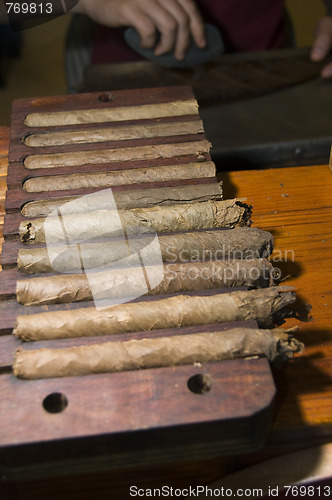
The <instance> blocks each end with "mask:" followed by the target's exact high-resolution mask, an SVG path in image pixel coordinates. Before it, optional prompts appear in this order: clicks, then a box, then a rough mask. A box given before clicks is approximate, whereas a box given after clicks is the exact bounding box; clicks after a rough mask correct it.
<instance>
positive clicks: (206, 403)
mask: <svg viewBox="0 0 332 500" xmlns="http://www.w3.org/2000/svg"><path fill="white" fill-rule="evenodd" d="M99 98H100V94H89V95H76V96H67V97H62V96H57V97H46V98H37V99H23V100H19V101H17V102H16V103H14V106H13V120H12V129H11V145H10V153H9V169H8V191H7V198H6V215H5V220H4V238H5V240H6V241H5V245H4V248H3V253H4V262H5V263H6V264H5V265H7V266H8V263H10V262H11V263H13V259H15V256H16V255H17V251H18V248H19V247H20V246H21V245H22V244H21V243H19V242H18V239H17V233H18V225H19V223H20V221H21V220H24V217H23V216H22V215H21V213H20V210H21V207H22V206H23V205H24V204H25V203H27V202H29V201H34V200H36V199H44V197H45V199H48V198H61V197H63V196H65V195H69V196H78V195H82V194H87V193H89V192H92V191H93V190H71V191H70V192H64V191H61V192H60V191H59V192H51V193H37V194H33V193H26V192H25V191H24V189H22V186H23V183H24V180H25V179H26V178H27V177H29V178H31V177H32V176H34V177H40V176H44V175H45V174H46V172H45V169H34V170H33V171H32V170H30V171H27V168H26V166H25V160H26V158H27V157H29V155H30V156H31V148H30V147H29V148H28V147H27V146H26V145H25V144H23V142H22V139H23V138H24V137H26V136H27V135H29V134H31V133H32V132H37V133H39V132H45V130H49V128H47V129H45V127H43V128H39V129H38V128H35V127H34V128H33V130H31V127H30V128H28V127H27V126H26V125H25V123H24V120H25V117H26V116H27V115H29V114H31V113H33V112H46V111H47V112H61V111H65V112H66V113H67V112H69V111H71V110H74V111H75V110H82V109H83V110H84V109H85V110H86V109H91V107H94V108H97V109H100V110H102V109H105V106H114V107H117V108H125V107H128V106H130V105H135V106H138V105H139V106H145V105H149V104H151V103H153V104H157V105H159V104H162V103H164V102H177V101H179V100H182V101H186V100H187V101H189V100H191V99H193V95H192V92H191V90H190V89H189V88H183V87H182V88H172V89H150V90H149V91H134V92H132V91H129V92H126V91H119V92H112V95H111V96H110V95H109V94H108V93H107V94H103V96H102V98H101V99H99ZM178 119H179V120H180V121H181V120H184V119H190V120H197V119H198V115H196V114H193V115H190V116H189V117H187V116H186V117H183V116H180V118H178V117H172V118H170V119H169V122H170V123H175V122H176V121H177V120H178ZM158 120H159V119H158ZM161 120H162V121H163V123H164V122H165V121H167V119H166V120H165V119H164V118H162V119H161ZM145 121H146V120H145ZM150 121H151V122H153V120H150ZM127 124H128V123H127V122H125V123H124V125H127ZM135 124H137V126H140V125H141V124H142V121H139V122H137V123H136V122H135ZM121 125H123V124H121ZM107 126H110V127H113V126H114V124H113V123H107ZM89 127H90V124H89V125H79V126H78V128H79V129H82V128H88V129H89V130H90V129H95V128H96V126H95V124H92V125H91V128H89ZM55 128H56V129H57V130H65V129H66V130H68V129H72V128H75V129H77V125H75V126H74V125H70V126H60V127H55ZM198 135H199V138H198V137H196V136H192V135H187V136H176V137H175V136H174V137H172V136H168V137H166V138H165V137H163V138H152V139H145V138H143V139H140V140H136V139H135V140H134V141H125V142H126V147H128V148H135V147H137V146H138V145H146V146H150V145H151V144H153V145H154V146H160V145H161V144H171V145H173V144H174V145H176V144H179V143H183V142H184V141H185V142H186V143H187V144H191V143H195V142H197V141H200V140H205V136H204V134H202V133H200V134H198ZM106 147H108V148H113V149H119V148H121V147H122V144H121V145H120V144H119V142H117V143H107V144H105V143H102V144H99V143H98V144H97V145H96V144H93V145H91V144H87V145H83V146H81V145H79V146H66V147H65V148H64V149H63V147H62V146H52V147H51V146H50V147H46V148H43V149H40V150H39V149H38V150H37V149H36V151H34V152H33V154H43V155H44V154H45V155H47V154H55V153H62V152H63V151H64V150H66V151H68V152H71V151H77V150H79V151H82V152H84V151H91V150H101V149H103V148H106ZM197 159H198V160H199V161H205V160H210V156H209V154H208V153H207V154H205V155H204V156H203V157H200V158H198V157H197V154H196V153H193V154H192V155H184V156H174V158H172V159H171V163H172V164H177V163H178V164H181V165H186V164H189V163H190V162H192V161H197ZM169 161H170V160H169V159H168V160H166V159H164V158H161V159H157V160H142V159H137V160H135V161H125V162H115V163H114V164H112V163H111V164H110V163H107V164H98V163H97V164H94V165H90V164H84V165H81V166H78V168H77V169H76V168H75V173H76V172H88V171H90V170H93V171H102V170H106V168H107V169H109V167H110V165H111V169H128V168H132V169H135V168H137V167H139V166H142V165H144V166H145V167H151V166H156V163H157V165H166V164H168V163H169ZM167 162H168V163H167ZM72 171H73V170H72V168H71V167H69V166H64V167H61V168H54V169H53V168H52V169H47V175H51V176H52V175H58V174H63V173H72ZM203 184H206V186H211V189H212V188H213V187H214V188H215V187H216V186H218V181H217V179H216V178H206V179H199V180H197V179H187V180H182V181H177V180H174V181H170V182H166V183H153V182H151V183H149V184H137V185H135V186H134V188H135V189H146V190H147V191H149V190H153V189H155V188H157V187H161V186H172V185H181V186H183V187H186V186H188V187H190V189H191V190H194V188H195V186H201V185H203ZM128 188H129V186H127V185H123V186H116V187H114V190H115V191H116V190H119V191H121V190H127V189H128ZM131 188H132V186H130V189H131ZM7 253H8V257H7ZM18 276H19V274H18V271H17V270H16V269H15V268H13V269H10V270H5V271H2V281H1V290H0V295H1V296H2V300H3V301H2V304H1V305H0V309H1V315H2V318H3V323H2V327H1V330H2V334H3V336H2V337H0V346H1V347H3V354H2V355H1V357H0V371H1V372H2V375H1V376H0V385H1V390H2V391H3V393H4V394H5V395H6V396H5V400H6V405H5V406H4V407H3V410H4V413H3V415H1V416H2V417H3V419H2V420H3V422H5V424H4V425H3V427H2V430H3V433H2V431H1V432H0V443H1V446H2V448H1V451H0V458H1V462H2V464H4V468H5V473H6V474H9V476H11V477H24V476H27V475H31V474H32V475H45V474H46V475H47V474H49V473H50V469H52V474H61V473H62V471H63V463H64V462H63V461H65V462H66V464H67V466H68V467H70V468H71V470H75V469H80V470H82V467H83V469H84V468H86V469H87V470H88V469H89V467H90V464H91V460H92V459H94V460H96V463H99V466H100V467H103V464H105V463H107V466H111V465H112V466H118V465H119V464H120V463H121V461H122V460H123V459H124V458H123V457H125V460H126V463H127V464H130V463H135V462H136V461H137V460H138V454H140V461H141V463H151V462H154V461H155V460H160V461H165V460H168V457H169V454H170V453H175V452H176V453H177V454H178V455H179V456H180V455H181V453H182V454H183V456H185V455H187V454H188V455H189V456H214V455H216V454H229V453H234V452H241V453H242V452H248V451H251V450H252V449H254V448H257V447H258V446H261V445H262V443H263V442H264V440H265V439H266V436H267V433H268V429H269V427H270V422H271V411H272V403H273V399H274V394H275V388H274V383H273V379H272V376H271V371H270V367H269V364H268V362H267V361H266V360H264V359H253V360H250V362H249V361H245V360H242V361H232V362H230V363H226V364H223V363H207V364H206V365H203V366H200V365H199V366H184V367H176V368H175V367H169V368H165V369H159V368H158V369H151V370H144V371H142V372H124V373H121V374H117V375H115V376H114V374H113V375H112V374H109V375H108V374H107V375H102V376H99V375H98V376H91V377H90V376H88V377H72V378H63V379H61V380H60V379H49V380H40V381H35V382H30V381H23V380H18V379H16V378H15V377H14V376H13V375H12V374H11V363H12V360H13V353H14V351H15V349H16V347H17V346H18V345H19V342H18V341H17V340H16V339H15V338H13V337H12V336H11V335H10V332H11V330H12V327H13V324H14V322H15V318H16V317H17V315H18V314H22V311H24V312H25V313H28V314H31V313H34V312H38V311H46V310H52V309H53V310H66V309H68V308H76V307H82V304H80V305H78V304H69V305H66V304H64V305H55V306H48V307H45V306H41V307H39V308H38V307H37V308H36V307H30V308H24V306H21V305H20V304H18V303H17V302H16V301H15V298H14V294H15V283H16V280H17V278H18ZM234 290H235V289H234V288H233V289H232V291H234ZM225 291H226V290H225V289H223V290H218V289H216V290H209V291H205V292H203V291H198V292H193V294H204V295H209V294H214V293H224V292H225ZM156 298H157V297H143V298H140V299H139V300H155V299H156ZM158 298H160V297H158ZM88 305H89V303H85V304H84V305H83V306H88ZM232 326H234V324H233V325H232V324H231V325H229V324H225V325H217V326H216V325H203V326H202V327H201V329H203V330H204V331H212V328H217V329H221V330H222V329H228V328H231V327H232ZM246 326H256V323H252V322H251V323H247V324H246ZM196 331H198V329H197V328H195V327H193V328H187V329H183V328H181V329H173V330H163V331H159V332H158V331H156V332H135V333H133V334H125V335H122V336H121V338H122V339H123V340H126V339H131V338H142V336H145V337H152V336H154V335H156V336H158V335H159V336H160V335H175V334H177V333H179V332H181V333H194V332H196ZM117 338H118V337H117V336H114V338H113V340H117ZM105 340H106V339H105V338H99V339H98V340H97V342H104V341H105ZM89 342H90V340H88V339H76V340H70V341H69V342H65V343H63V341H55V342H52V347H54V348H55V349H56V348H57V347H60V346H63V345H67V346H69V345H81V344H84V343H89ZM36 345H37V344H30V345H29V347H27V348H28V349H29V348H31V347H30V346H32V347H33V346H36ZM43 345H44V344H43V343H41V344H40V346H43ZM48 345H50V344H49V343H48ZM192 377H194V379H193V380H194V381H196V386H197V385H198V388H197V387H196V386H195V387H196V388H195V389H192V385H191V382H190V383H189V382H188V381H189V380H192ZM206 377H207V378H208V379H211V381H212V388H211V390H209V391H208V393H207V394H203V393H204V388H202V384H203V385H204V380H205V378H206ZM188 383H189V385H188ZM247 386H249V388H248V389H247ZM193 391H194V392H193ZM244 391H245V392H246V396H247V397H246V398H243V392H244ZM23 394H24V397H23V396H22V395H23ZM54 394H55V395H54ZM57 394H58V395H59V394H60V396H57ZM61 394H63V396H61ZM92 394H93V400H92V399H91V397H92V396H91V395H92ZM133 394H134V395H133ZM47 398H48V399H47ZM57 398H58V400H57ZM64 398H66V400H67V401H68V406H67V407H66V408H65V407H63V408H62V407H61V404H62V403H61V401H62V402H63V400H64ZM49 399H50V400H51V403H52V401H53V403H54V404H55V405H56V404H58V405H60V406H58V411H57V412H56V413H52V410H49V409H48V407H47V401H48V400H49ZM45 401H46V403H45ZM57 401H58V403H57ZM110 402H111V403H110ZM45 405H46V406H45ZM179 405H180V406H179ZM51 406H52V405H51ZM18 407H19V408H20V410H18ZM124 411H125V413H126V417H125V418H122V417H121V415H122V414H123V412H124ZM26 414H28V415H29V418H28V419H27V418H26ZM24 421H25V424H24ZM18 428H19V429H21V431H20V432H19V433H18V432H17V429H18ZM32 428H35V430H36V432H32ZM197 435H199V436H200V437H199V438H197ZM143 442H146V446H145V449H144V451H143V452H142V443H143ZM100 443H107V446H108V449H111V450H112V451H111V452H110V453H109V452H108V453H107V454H106V452H105V446H104V445H101V444H100ZM68 446H70V447H71V450H72V452H71V455H72V457H73V459H70V460H69V461H68V460H67V459H68V456H67V448H68ZM117 447H120V448H119V451H116V450H115V449H116V448H117ZM180 448H181V451H180ZM82 450H83V451H82ZM22 452H24V453H22ZM49 454H51V457H52V458H51V459H50V460H48V458H47V457H48V456H49ZM105 454H106V455H105ZM32 456H33V457H34V458H33V463H32V464H31V460H32ZM78 457H79V458H78Z"/></svg>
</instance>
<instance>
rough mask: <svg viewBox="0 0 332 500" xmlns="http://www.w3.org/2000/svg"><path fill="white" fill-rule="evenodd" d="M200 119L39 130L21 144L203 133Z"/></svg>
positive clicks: (56, 143) (73, 142)
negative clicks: (56, 130)
mask: <svg viewBox="0 0 332 500" xmlns="http://www.w3.org/2000/svg"><path fill="white" fill-rule="evenodd" d="M203 133H204V129H203V124H202V122H201V120H190V121H176V122H171V123H167V122H166V123H159V122H153V123H142V124H140V125H139V127H138V126H137V125H126V126H123V125H122V126H120V127H118V126H113V127H107V128H96V129H94V128H90V129H88V130H87V129H80V130H64V131H61V132H42V133H41V132H39V133H38V134H31V135H28V136H27V137H26V138H25V139H24V144H25V145H26V146H29V147H35V148H39V147H50V146H66V145H71V144H91V143H99V142H107V141H125V140H130V139H145V138H150V137H169V136H177V135H187V134H203Z"/></svg>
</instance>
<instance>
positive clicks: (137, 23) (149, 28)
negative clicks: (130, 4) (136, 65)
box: [123, 8, 156, 48]
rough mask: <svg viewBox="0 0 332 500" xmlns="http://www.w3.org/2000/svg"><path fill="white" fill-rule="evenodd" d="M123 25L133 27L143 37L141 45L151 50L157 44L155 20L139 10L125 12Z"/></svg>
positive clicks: (132, 9)
mask: <svg viewBox="0 0 332 500" xmlns="http://www.w3.org/2000/svg"><path fill="white" fill-rule="evenodd" d="M123 25H126V26H133V27H134V28H135V29H136V30H137V32H138V34H139V35H140V37H141V45H142V47H145V48H151V47H153V46H154V45H155V43H156V26H155V23H154V22H153V20H152V19H151V18H150V16H148V15H147V14H146V13H145V12H143V11H142V10H141V9H139V8H129V9H128V10H126V11H125V12H124V21H123Z"/></svg>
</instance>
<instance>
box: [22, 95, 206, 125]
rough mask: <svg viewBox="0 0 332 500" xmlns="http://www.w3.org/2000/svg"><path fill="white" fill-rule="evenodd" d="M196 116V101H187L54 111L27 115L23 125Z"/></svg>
mask: <svg viewBox="0 0 332 500" xmlns="http://www.w3.org/2000/svg"><path fill="white" fill-rule="evenodd" d="M197 114H198V104H197V101H196V99H188V100H185V101H172V102H162V103H159V104H144V105H140V106H122V107H113V106H112V107H107V108H98V109H80V110H72V111H56V112H53V113H45V112H44V113H29V114H28V115H27V117H26V118H25V120H24V124H25V125H26V126H27V127H57V126H59V125H80V124H82V123H105V122H119V121H125V120H145V119H150V118H164V117H167V116H181V115H197Z"/></svg>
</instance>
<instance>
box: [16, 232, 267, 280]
mask: <svg viewBox="0 0 332 500" xmlns="http://www.w3.org/2000/svg"><path fill="white" fill-rule="evenodd" d="M158 241H159V246H160V252H161V257H162V260H163V262H175V261H180V262H181V261H184V262H189V261H191V262H195V261H198V260H222V259H234V258H236V259H253V258H264V257H268V256H269V255H271V253H272V251H273V236H272V234H271V233H269V232H268V231H263V230H262V229H258V228H248V227H237V228H234V229H225V230H221V231H218V230H217V231H195V232H192V233H188V232H187V233H179V234H167V235H162V234H161V235H159V236H158ZM80 248H81V252H82V253H83V255H84V268H85V269H93V268H97V267H104V266H107V265H108V264H111V263H113V262H115V261H118V260H120V259H123V258H128V257H129V255H130V252H131V253H135V252H137V251H139V250H140V249H141V245H140V239H139V238H137V240H135V239H131V240H130V249H128V247H127V246H126V250H127V251H126V253H125V254H124V245H123V242H122V240H121V241H120V242H119V241H117V240H116V239H113V240H109V241H106V242H96V243H81V244H80ZM54 253H55V254H56V255H57V262H58V266H59V268H61V269H62V271H63V272H74V271H81V268H82V263H81V261H80V262H78V260H77V246H76V245H68V246H58V245H57V246H54V247H53V254H54ZM17 266H18V269H19V271H21V272H23V273H28V274H41V273H49V272H52V271H53V267H52V264H51V262H50V258H49V252H48V249H47V248H46V247H43V248H36V247H34V246H31V245H29V246H28V247H27V248H21V249H19V251H18V259H17Z"/></svg>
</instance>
